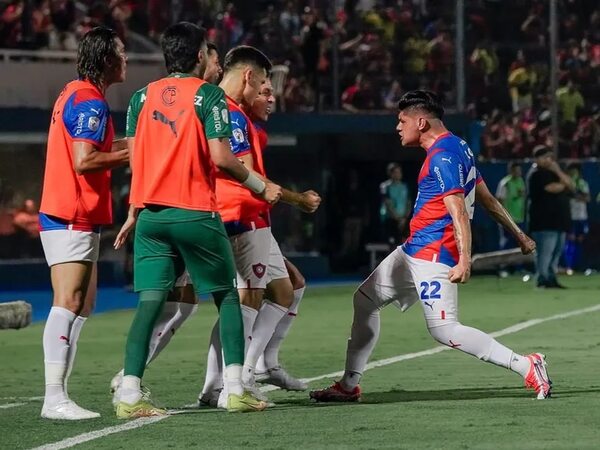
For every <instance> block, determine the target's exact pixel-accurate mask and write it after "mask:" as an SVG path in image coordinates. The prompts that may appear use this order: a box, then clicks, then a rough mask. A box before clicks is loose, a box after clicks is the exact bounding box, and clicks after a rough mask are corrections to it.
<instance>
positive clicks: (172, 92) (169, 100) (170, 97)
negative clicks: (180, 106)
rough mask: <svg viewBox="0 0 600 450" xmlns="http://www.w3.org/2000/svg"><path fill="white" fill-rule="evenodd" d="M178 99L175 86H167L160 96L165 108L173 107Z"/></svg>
mask: <svg viewBox="0 0 600 450" xmlns="http://www.w3.org/2000/svg"><path fill="white" fill-rule="evenodd" d="M176 97H177V88H176V87H175V86H167V87H166V88H164V89H163V91H162V92H161V94H160V98H161V99H162V102H163V103H164V104H165V106H171V105H173V103H175V98H176Z"/></svg>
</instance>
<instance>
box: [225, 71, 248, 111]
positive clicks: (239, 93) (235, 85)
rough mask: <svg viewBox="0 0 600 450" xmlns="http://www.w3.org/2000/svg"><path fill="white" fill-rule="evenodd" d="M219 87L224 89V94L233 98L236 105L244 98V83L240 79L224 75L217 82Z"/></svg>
mask: <svg viewBox="0 0 600 450" xmlns="http://www.w3.org/2000/svg"><path fill="white" fill-rule="evenodd" d="M219 87H220V88H221V89H223V91H225V94H227V95H228V96H229V97H231V98H232V99H233V100H235V102H236V103H237V104H238V105H240V104H241V103H242V100H243V99H244V83H243V81H242V80H240V79H237V78H236V77H232V76H228V75H225V76H224V77H223V80H221V83H219Z"/></svg>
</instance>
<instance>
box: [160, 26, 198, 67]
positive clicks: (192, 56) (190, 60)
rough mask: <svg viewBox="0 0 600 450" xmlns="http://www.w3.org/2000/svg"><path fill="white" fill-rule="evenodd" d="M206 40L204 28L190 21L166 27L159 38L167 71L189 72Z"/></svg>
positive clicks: (196, 62)
mask: <svg viewBox="0 0 600 450" xmlns="http://www.w3.org/2000/svg"><path fill="white" fill-rule="evenodd" d="M205 42H206V30H205V29H204V28H201V27H199V26H198V25H194V24H193V23H190V22H179V23H176V24H175V25H171V26H170V27H168V28H167V29H166V30H165V32H164V33H163V35H162V38H161V39H160V46H161V48H162V51H163V55H164V57H165V65H166V66H167V72H169V73H174V72H181V73H189V72H191V71H192V70H194V67H196V64H198V53H200V49H201V48H202V45H204V43H205Z"/></svg>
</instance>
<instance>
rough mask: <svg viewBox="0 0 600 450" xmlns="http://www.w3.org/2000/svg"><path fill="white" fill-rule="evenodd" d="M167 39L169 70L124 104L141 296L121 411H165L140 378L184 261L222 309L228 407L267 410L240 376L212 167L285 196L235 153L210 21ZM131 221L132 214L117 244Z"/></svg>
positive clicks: (171, 31) (272, 196) (179, 29)
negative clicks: (209, 41) (209, 66)
mask: <svg viewBox="0 0 600 450" xmlns="http://www.w3.org/2000/svg"><path fill="white" fill-rule="evenodd" d="M161 46H162V49H163V53H164V56H165V62H166V66H167V71H168V72H169V76H168V77H166V78H163V79H161V80H158V81H156V82H153V83H150V84H149V85H148V86H147V87H146V88H143V89H141V90H139V91H137V92H136V93H135V94H134V95H133V97H132V99H131V102H130V106H129V110H128V116H129V117H128V124H127V135H128V145H129V148H130V151H131V154H132V164H131V166H132V181H131V198H130V202H131V204H132V205H133V206H134V207H135V208H137V209H141V212H140V213H139V217H138V218H137V222H138V223H137V230H136V233H135V243H134V284H135V290H136V291H138V292H140V301H139V304H138V308H137V311H136V315H135V317H134V320H133V323H132V325H131V329H130V331H129V335H128V338H127V345H126V351H125V353H126V354H125V367H124V376H123V381H122V387H121V391H120V401H119V403H118V405H117V411H116V412H117V417H119V418H134V417H143V416H155V415H164V414H166V411H165V410H163V409H160V408H157V407H156V406H154V405H153V404H152V402H151V401H150V400H149V399H148V398H147V397H145V396H144V395H143V393H142V390H141V378H142V376H143V374H144V370H145V366H146V362H147V356H148V344H149V342H150V336H151V333H152V329H153V327H154V325H155V322H156V319H157V317H158V315H159V314H160V312H161V310H162V307H163V304H164V302H165V300H166V298H167V295H168V293H169V291H170V290H171V289H172V288H173V284H174V281H175V277H176V274H177V272H181V271H182V270H183V265H184V264H185V267H187V269H188V271H189V273H190V277H191V278H192V281H193V282H194V286H195V287H196V291H197V293H198V294H200V293H209V292H210V293H212V295H213V298H214V299H215V303H216V304H217V307H218V308H219V315H220V320H221V323H222V326H221V340H222V342H223V353H224V359H225V373H226V378H227V384H228V386H227V387H228V392H229V395H228V398H227V409H228V410H229V411H256V410H262V409H264V408H265V406H266V404H265V403H264V402H261V401H258V400H257V399H255V398H254V397H252V396H251V395H249V394H248V393H247V392H245V391H244V389H243V388H242V385H241V372H242V364H243V360H244V334H243V328H242V320H241V314H240V306H239V296H238V293H237V290H236V289H235V268H234V265H233V258H232V254H231V247H230V245H229V241H228V240H227V236H226V233H225V229H224V228H223V223H222V221H221V218H220V216H219V214H218V212H217V208H216V207H217V202H216V199H215V173H216V169H217V168H218V169H220V171H221V173H226V174H228V176H231V177H233V178H234V179H235V180H237V181H238V182H239V183H240V184H241V185H243V186H244V187H243V189H244V192H245V191H246V190H251V191H252V192H254V193H255V194H256V195H258V196H259V198H261V199H263V200H262V201H264V202H265V203H266V204H269V203H272V202H275V201H277V200H278V199H279V197H280V195H281V188H280V187H279V186H277V185H276V184H273V183H271V182H269V181H263V180H261V179H260V178H259V177H257V176H256V175H254V174H253V173H252V172H249V171H248V170H247V169H246V168H245V167H244V166H243V165H242V164H241V163H240V162H239V161H238V160H237V159H236V158H235V157H234V156H233V155H232V154H231V150H230V147H229V137H230V135H231V126H230V118H229V113H228V110H227V104H226V100H225V96H224V94H223V91H222V90H221V89H220V88H218V87H216V86H213V85H211V84H209V83H206V82H205V81H203V80H202V79H200V76H201V75H203V74H204V71H205V68H206V60H207V46H206V41H205V32H204V30H203V29H202V28H199V27H198V26H196V25H193V24H191V23H186V22H182V23H178V24H176V25H173V26H171V27H169V28H168V29H167V30H166V31H165V33H164V34H163V38H162V40H161ZM263 73H264V76H266V70H264V69H263ZM223 176H225V175H223ZM134 224H135V220H134V214H132V215H131V216H130V217H129V218H128V221H127V222H126V224H125V225H124V227H123V228H122V230H121V232H120V233H119V236H118V237H117V241H116V245H119V244H120V243H121V242H122V240H123V239H124V238H126V236H127V234H128V233H129V231H130V230H131V229H132V228H133V225H134Z"/></svg>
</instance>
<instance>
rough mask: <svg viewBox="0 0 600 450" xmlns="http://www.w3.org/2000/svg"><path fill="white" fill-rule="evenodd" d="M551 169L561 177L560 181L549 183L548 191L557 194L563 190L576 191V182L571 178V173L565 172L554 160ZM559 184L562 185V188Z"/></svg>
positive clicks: (546, 187)
mask: <svg viewBox="0 0 600 450" xmlns="http://www.w3.org/2000/svg"><path fill="white" fill-rule="evenodd" d="M549 170H551V171H552V172H554V173H555V174H556V176H557V177H558V179H559V182H553V183H549V184H547V185H546V186H545V188H544V189H546V191H547V192H551V193H553V194H557V193H559V192H563V191H564V190H567V191H570V192H575V183H574V182H573V180H572V179H571V177H570V176H569V175H567V174H566V173H564V172H563V171H562V169H561V168H560V166H559V165H558V163H557V162H556V161H552V163H551V164H550V167H549ZM558 185H562V188H561V187H560V186H558Z"/></svg>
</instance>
